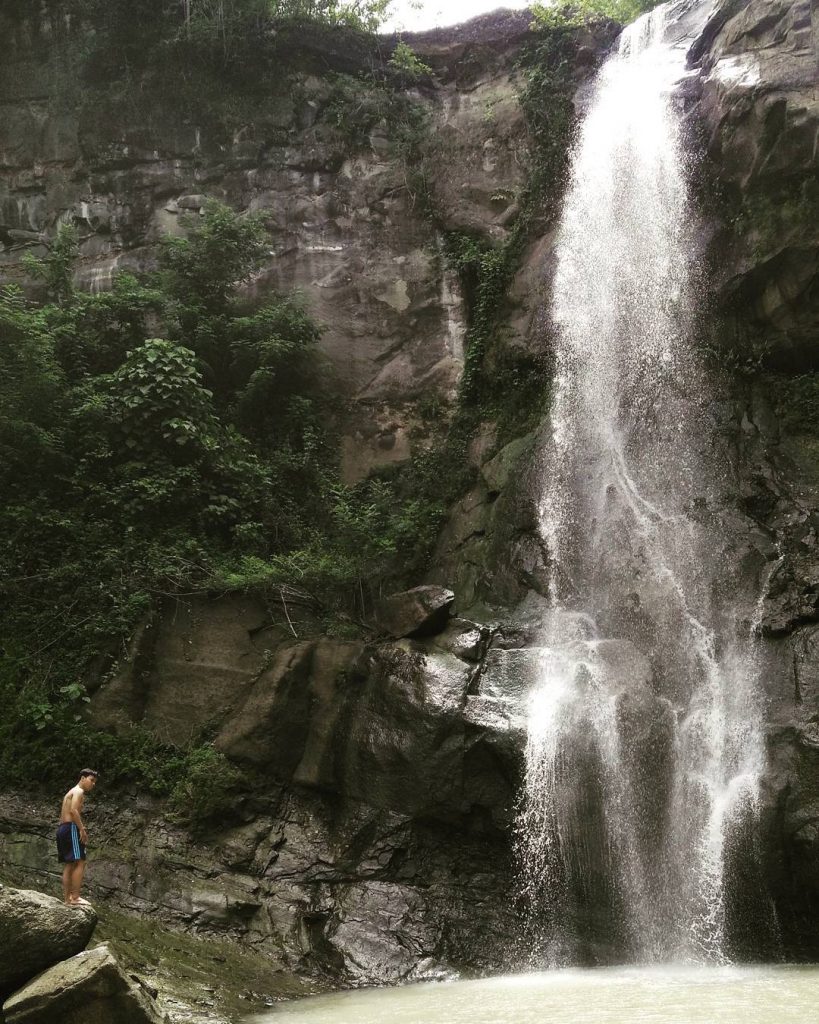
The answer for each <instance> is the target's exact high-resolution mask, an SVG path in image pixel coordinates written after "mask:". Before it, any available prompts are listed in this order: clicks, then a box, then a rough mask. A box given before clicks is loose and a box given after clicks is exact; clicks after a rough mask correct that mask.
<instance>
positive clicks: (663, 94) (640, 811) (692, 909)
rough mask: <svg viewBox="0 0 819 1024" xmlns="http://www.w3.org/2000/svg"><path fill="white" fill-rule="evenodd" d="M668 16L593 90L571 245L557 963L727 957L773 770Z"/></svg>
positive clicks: (543, 777)
mask: <svg viewBox="0 0 819 1024" xmlns="http://www.w3.org/2000/svg"><path fill="white" fill-rule="evenodd" d="M681 6H682V7H686V8H687V9H690V8H691V7H692V5H691V4H690V3H689V4H687V5H686V4H679V3H678V4H677V5H676V7H677V8H680V7H681ZM670 7H672V5H665V6H663V7H660V8H657V9H655V10H654V11H653V12H651V13H650V14H648V15H645V16H643V17H642V18H640V19H639V20H638V21H637V22H636V23H635V24H634V25H632V26H630V27H629V28H628V29H626V30H625V31H624V33H623V35H622V38H621V41H620V44H619V50H618V52H616V53H615V54H613V55H612V56H611V57H610V58H609V60H608V61H607V62H606V64H605V65H604V67H603V68H602V70H601V72H600V74H599V76H598V79H597V81H596V84H595V88H594V92H593V94H592V96H591V98H590V101H589V105H588V109H587V112H586V114H585V117H584V119H583V121H582V124H581V126H580V128H579V132H578V137H577V140H576V144H575V146H574V149H573V152H572V162H571V177H570V182H569V187H568V192H567V196H566V200H565V205H564V210H563V214H562V220H561V223H560V227H559V232H558V236H557V269H556V276H555V282H554V293H553V308H552V318H553V323H554V332H553V333H554V339H555V340H554V344H555V350H556V367H557V369H556V387H555V394H554V398H553V405H552V413H551V422H550V430H549V432H548V437H547V438H546V440H545V443H544V452H543V460H544V471H543V480H544V483H543V494H542V500H541V507H540V520H541V530H542V534H543V539H544V542H545V545H546V547H547V550H548V552H549V556H550V594H549V603H550V612H549V614H548V616H547V621H546V622H545V623H544V625H543V638H542V644H543V647H544V648H545V651H544V653H543V657H542V659H541V663H542V670H541V672H540V677H539V679H538V681H537V684H536V685H535V687H534V689H533V692H532V694H531V697H530V701H529V707H528V719H527V727H528V738H527V746H526V766H525V784H524V787H523V793H522V796H521V799H520V806H519V811H518V820H517V843H518V852H519V856H520V862H521V874H522V886H523V891H524V895H525V898H526V900H527V902H528V904H529V907H530V911H531V913H532V914H533V915H534V916H537V915H538V914H540V916H541V919H542V920H543V921H545V922H548V923H549V924H548V925H547V926H546V935H545V940H544V941H546V942H547V946H548V948H549V949H550V950H551V955H552V957H553V959H557V960H561V959H572V958H574V959H578V958H580V959H582V958H583V957H591V958H594V956H595V946H596V944H599V945H603V944H607V945H608V946H609V947H612V946H614V947H615V948H617V949H618V950H619V956H620V957H621V958H622V959H629V960H636V961H662V960H669V959H685V960H692V961H699V962H723V961H725V960H726V959H728V958H729V957H730V955H731V948H730V947H731V942H730V935H729V934H728V933H729V930H730V929H729V925H730V916H731V915H730V906H729V904H730V898H731V879H730V874H731V864H732V862H735V861H736V860H737V858H738V857H741V856H745V855H746V853H747V849H748V846H749V842H750V840H749V836H750V835H751V833H752V825H753V820H754V815H755V813H756V801H757V791H758V786H759V780H760V776H761V771H762V767H763V764H764V751H763V742H762V730H761V711H760V698H759V697H758V694H757V683H756V676H757V674H758V673H757V666H756V661H757V657H756V652H755V649H754V644H755V642H756V641H755V633H754V630H753V629H752V628H751V621H752V619H753V617H754V610H755V595H754V594H753V593H752V592H750V588H749V587H748V585H747V584H745V583H743V580H742V579H741V577H740V574H739V572H738V569H737V566H736V564H735V563H736V559H735V558H734V557H733V556H732V551H731V537H730V532H731V531H730V528H729V526H728V525H726V523H725V522H724V519H725V518H726V517H728V519H729V520H730V512H729V511H727V510H728V509H729V507H730V506H729V505H727V504H726V494H727V493H728V492H729V491H730V482H729V481H728V480H727V479H726V474H727V468H726V467H727V459H726V458H725V456H724V454H722V453H721V449H720V440H719V437H718V432H717V430H716V426H715V423H714V414H713V396H712V395H711V394H710V393H709V385H708V380H707V378H706V374H705V372H704V370H703V367H702V365H701V363H700V359H699V358H698V354H697V352H696V349H695V346H694V341H693V339H694V335H695V329H696V316H697V295H696V291H697V287H696V280H697V277H696V275H697V269H698V268H697V265H696V259H695V255H694V236H695V230H696V215H695V212H694V210H693V209H692V205H691V202H690V199H689V195H688V188H687V173H686V170H687V169H686V160H685V156H684V153H683V150H682V146H681V125H680V113H679V111H678V108H677V105H676V103H675V101H674V96H673V92H674V89H673V87H674V85H675V83H676V82H678V81H679V80H680V78H681V77H682V76H683V74H684V73H685V52H686V50H685V45H684V40H683V41H682V44H681V43H680V42H677V43H676V44H675V43H672V42H668V41H667V40H668V37H669V35H674V33H673V32H671V33H669V31H668V29H669V26H668V25H667V16H668V10H669V8H670ZM679 34H680V33H679V32H677V35H678V36H679ZM737 518H738V517H737V516H736V513H734V520H736V519H737Z"/></svg>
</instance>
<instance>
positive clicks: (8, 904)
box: [0, 886, 97, 998]
mask: <svg viewBox="0 0 819 1024" xmlns="http://www.w3.org/2000/svg"><path fill="white" fill-rule="evenodd" d="M96 924H97V915H96V913H95V912H94V911H93V910H92V909H91V908H90V907H67V906H66V905H65V904H64V903H63V902H62V901H61V900H57V899H54V897H53V896H45V895H44V894H43V893H40V892H32V891H29V890H27V889H11V888H9V887H8V886H0V998H2V997H4V996H7V995H9V993H11V992H13V991H14V990H15V989H17V988H19V987H20V986H21V985H22V984H24V983H25V982H27V981H28V980H29V979H30V978H33V977H34V975H35V974H37V973H39V972H40V971H42V970H45V968H47V967H50V966H51V965H52V964H55V963H57V962H58V961H59V960H64V959H65V958H66V957H69V956H73V955H74V954H75V953H79V952H80V950H83V949H85V947H86V946H87V945H88V940H89V939H90V938H91V936H92V934H93V932H94V928H95V927H96Z"/></svg>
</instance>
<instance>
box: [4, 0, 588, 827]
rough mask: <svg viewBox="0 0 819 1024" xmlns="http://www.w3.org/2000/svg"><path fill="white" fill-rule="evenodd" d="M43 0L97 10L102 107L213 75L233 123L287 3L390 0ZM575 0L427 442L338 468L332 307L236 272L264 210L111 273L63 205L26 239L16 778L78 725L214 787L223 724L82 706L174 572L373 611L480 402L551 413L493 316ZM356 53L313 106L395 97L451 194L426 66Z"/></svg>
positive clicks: (299, 9)
mask: <svg viewBox="0 0 819 1024" xmlns="http://www.w3.org/2000/svg"><path fill="white" fill-rule="evenodd" d="M602 2H603V5H605V2H606V0H602ZM50 6H51V7H54V8H59V9H60V10H61V11H65V10H66V9H69V8H70V9H71V10H73V11H74V12H75V13H78V14H79V15H81V17H85V18H88V19H91V20H92V21H93V24H94V26H95V31H94V34H93V36H92V37H90V38H89V39H88V40H87V42H86V41H82V43H81V45H82V47H84V49H81V50H76V51H71V52H70V53H69V60H70V61H75V60H77V59H79V60H80V65H79V66H75V65H74V64H71V65H70V67H69V69H68V70H69V72H70V75H71V76H73V77H72V78H71V80H72V81H75V82H76V81H79V80H81V79H83V77H84V84H83V86H82V90H81V92H82V96H81V99H82V100H83V101H84V102H89V104H90V105H91V106H93V107H94V108H98V110H99V111H100V114H99V116H100V117H102V118H106V117H109V115H110V114H112V112H113V113H114V114H116V105H117V103H128V104H133V103H138V102H140V98H141V99H142V100H144V102H145V104H146V109H147V110H150V109H154V110H155V109H157V106H156V104H155V102H154V99H153V98H152V97H153V95H154V92H153V91H154V90H161V91H162V93H163V95H165V96H168V95H171V96H173V97H175V101H176V102H177V103H179V105H180V110H182V109H183V108H184V107H185V104H186V103H187V102H188V100H189V99H190V100H191V101H192V102H193V100H194V99H195V101H196V102H197V103H199V104H200V106H201V107H202V109H203V110H204V108H205V107H207V106H208V104H209V102H210V99H211V97H212V96H215V95H216V94H217V93H218V102H215V103H214V104H213V110H215V111H216V112H217V114H218V116H219V117H221V118H222V119H223V121H224V123H225V125H226V126H228V127H229V124H228V120H229V117H230V116H233V115H232V114H231V111H232V110H233V109H234V106H233V105H235V103H236V102H238V101H240V100H241V97H242V96H243V95H245V94H247V95H248V96H255V95H256V94H257V93H258V92H259V91H260V90H261V91H264V90H265V89H267V88H268V87H269V86H270V85H271V83H273V82H274V81H277V80H278V82H277V87H278V86H280V85H281V81H282V80H283V79H282V75H281V70H282V65H281V62H280V58H281V54H282V52H284V51H283V50H282V47H284V48H285V50H287V46H288V45H289V41H290V40H292V39H293V38H294V37H293V36H292V35H288V31H287V30H285V29H284V28H280V29H277V30H276V31H275V32H273V33H270V32H268V31H267V29H266V26H269V25H270V24H271V19H272V20H273V21H276V20H277V19H278V23H280V24H282V23H283V21H282V19H284V20H285V21H286V20H287V19H289V20H290V21H293V20H294V19H295V20H296V21H299V20H301V23H304V22H305V19H306V20H307V21H311V20H312V21H313V22H314V23H316V24H321V25H327V24H334V25H338V24H346V25H348V26H352V29H353V30H354V31H355V32H358V36H356V38H357V39H359V40H360V39H365V44H366V45H369V43H366V38H367V37H366V33H365V32H364V30H365V29H371V28H372V27H373V25H374V24H375V22H376V20H377V19H378V17H380V16H381V14H383V11H384V6H385V5H384V4H383V3H381V0H373V2H371V3H370V2H367V0H364V2H362V3H356V2H351V3H346V4H344V3H337V2H335V0H292V2H284V3H275V2H274V3H270V2H268V0H264V2H262V0H190V3H186V4H176V3H172V4H169V3H167V2H166V0H127V2H125V0H105V2H104V3H102V2H101V0H52V3H51V5H50ZM598 6H599V5H598ZM572 9H573V10H576V9H578V8H577V5H574V7H573V8H572ZM584 10H585V7H584ZM12 13H13V12H12ZM606 13H608V12H606ZM5 14H6V15H8V14H9V11H8V10H7V11H6V12H5ZM573 17H574V15H572V17H571V18H570V17H566V18H562V19H560V20H559V22H558V23H555V24H547V25H542V26H541V27H540V28H538V29H537V30H536V31H534V32H533V35H532V41H531V44H530V46H529V47H527V49H526V51H525V53H524V55H523V57H522V59H521V74H522V76H523V80H524V90H523V93H522V102H523V105H524V109H525V111H526V115H527V120H528V124H529V131H530V136H531V143H532V146H531V149H532V160H533V163H532V168H531V175H530V182H529V186H528V188H527V190H526V192H525V194H524V195H523V196H521V197H520V199H521V201H520V207H521V212H520V215H519V217H518V219H517V221H516V222H515V225H514V227H513V230H512V231H511V233H510V235H509V237H508V239H507V241H506V242H505V243H504V244H503V245H501V246H495V245H492V244H490V243H489V242H488V241H486V240H484V239H481V238H479V237H476V236H470V235H463V234H457V233H450V234H448V235H447V237H446V245H445V250H446V258H447V259H448V260H449V262H450V264H451V266H452V267H453V268H454V269H456V270H457V271H458V273H459V274H460V276H461V279H462V282H463V285H464V289H465V292H466V295H467V299H468V305H469V320H470V331H469V352H468V362H467V367H466V372H465V374H464V378H463V384H462V389H461V395H460V401H459V405H458V410H457V413H456V416H455V419H454V422H451V423H450V422H446V421H443V420H441V418H440V417H439V416H438V411H437V410H436V409H435V408H429V409H427V410H423V409H422V410H420V411H421V412H422V414H425V415H426V416H427V431H426V433H427V435H428V436H431V438H432V443H431V444H429V445H428V446H426V447H424V448H422V449H420V450H419V451H418V452H417V453H416V455H415V457H414V459H413V460H412V461H411V462H410V464H409V465H406V466H403V467H401V468H398V469H393V470H391V471H385V472H383V473H381V474H376V475H374V476H373V477H371V478H370V479H368V480H367V481H365V482H364V483H362V484H360V485H359V486H358V487H356V488H348V487H344V486H343V485H342V484H341V482H340V480H339V478H338V473H337V467H336V449H337V443H336V441H335V439H334V437H333V430H334V425H333V416H332V408H333V406H334V404H335V403H334V401H333V397H332V395H333V386H332V381H331V380H330V378H329V376H328V374H327V372H326V370H325V368H324V367H323V365H322V363H321V360H320V358H319V356H318V353H317V347H316V342H317V340H318V338H319V331H320V328H319V326H318V325H316V324H314V323H313V322H312V321H311V320H310V318H309V317H308V316H307V314H306V313H305V311H304V310H303V309H302V308H301V307H300V306H299V305H298V303H297V302H295V301H293V300H292V299H291V298H288V297H283V296H274V297H271V298H270V299H269V301H268V302H267V304H266V305H264V306H263V307H261V308H254V307H252V306H249V305H248V304H247V303H246V302H245V301H243V299H242V298H241V294H240V292H239V290H238V289H237V285H239V284H241V283H242V282H244V281H247V280H248V279H249V278H250V277H251V276H252V274H253V273H254V272H255V270H256V269H257V267H258V266H259V264H260V262H261V261H262V259H263V256H264V254H265V251H266V245H265V237H264V231H263V228H262V225H261V224H260V222H258V221H257V220H255V219H254V218H252V217H237V216H236V215H234V214H233V213H232V212H231V211H230V210H228V209H226V208H225V207H221V206H219V205H216V204H213V205H211V206H210V207H209V208H208V210H207V213H206V215H205V216H204V218H202V219H201V221H198V222H197V223H195V224H193V223H192V224H191V225H190V231H189V233H188V235H187V237H185V238H173V239H167V240H166V241H165V242H164V244H163V246H162V248H161V253H160V259H159V269H158V271H157V272H156V273H155V274H153V275H151V276H150V277H147V278H145V279H137V278H136V277H134V276H132V275H129V274H121V275H120V276H119V277H117V278H116V279H115V281H114V287H113V289H112V290H111V291H110V292H108V293H104V294H94V295H89V294H87V293H84V292H81V291H78V290H77V289H75V288H74V286H73V283H72V282H73V273H72V271H73V262H74V260H75V257H76V254H77V238H76V236H75V234H74V233H73V231H72V230H71V229H70V228H63V229H62V230H61V231H60V233H59V234H58V235H57V237H56V238H55V239H54V241H53V244H52V246H51V249H50V252H49V254H48V255H47V256H46V257H45V258H43V259H41V260H31V261H29V270H30V272H31V273H32V274H33V275H34V276H35V277H38V278H39V279H40V281H41V287H42V296H43V301H42V302H40V303H33V302H31V301H29V300H27V299H26V298H24V296H23V294H22V293H21V292H20V291H19V290H17V289H15V288H5V289H3V290H2V291H0V487H2V493H3V495H4V501H3V503H2V506H1V507H0V527H1V528H2V529H1V530H0V538H1V539H0V616H1V617H0V699H2V701H3V706H4V713H3V715H2V716H0V770H2V771H3V772H4V773H5V774H6V776H7V777H8V778H9V779H10V780H12V781H15V780H23V779H26V780H27V781H30V780H31V778H39V779H43V780H48V779H50V778H52V777H55V776H57V775H60V774H61V773H62V771H63V770H64V764H65V761H66V756H67V752H68V751H70V752H71V759H72V762H76V761H77V760H78V759H79V760H82V761H88V762H89V763H94V764H96V765H97V766H101V767H104V769H105V772H106V775H107V778H108V779H109V781H116V780H117V779H122V780H129V781H134V782H140V783H142V784H145V785H147V786H148V787H149V788H151V789H152V790H154V791H155V792H157V793H165V794H169V793H173V794H174V795H175V799H176V800H177V802H178V803H179V804H180V806H181V805H184V806H186V807H188V808H193V810H194V811H195V813H196V814H198V815H199V816H202V815H206V814H207V813H209V812H210V811H212V810H214V809H215V808H216V807H218V806H219V802H220V800H221V799H222V798H223V797H224V796H225V795H226V794H227V793H228V792H229V791H230V790H231V789H232V787H234V786H235V785H237V784H238V783H239V782H240V779H239V776H238V774H237V771H236V769H235V768H234V767H233V766H231V765H229V764H227V763H226V762H225V761H224V759H223V758H221V757H220V756H219V755H218V754H216V753H215V751H213V749H212V748H211V747H210V746H209V745H208V744H207V742H206V741H207V736H202V737H200V738H199V740H198V741H197V743H196V744H195V745H194V746H193V747H192V748H191V749H190V750H186V751H180V750H175V749H171V748H167V747H163V746H162V745H161V744H159V743H157V741H156V740H155V739H154V738H153V737H151V736H150V735H148V734H146V733H144V732H143V731H141V730H139V729H136V728H135V729H133V730H131V731H130V732H129V733H126V734H123V735H119V736H116V737H115V736H113V735H110V734H107V733H99V732H93V731H90V730H88V729H87V728H86V727H85V726H84V724H83V722H82V715H81V712H82V708H83V705H84V702H85V701H86V700H87V699H88V690H87V688H88V687H89V686H93V685H96V683H98V682H99V681H100V680H101V679H103V678H104V677H105V676H106V674H108V673H109V672H110V671H112V670H113V668H114V666H115V665H116V663H117V661H118V660H119V659H120V658H121V657H122V656H123V655H124V654H125V653H126V650H127V645H128V640H129V638H130V637H131V635H132V634H133V631H134V628H135V627H136V626H137V624H138V623H139V622H140V621H141V620H143V619H144V618H145V617H146V616H147V615H149V614H150V613H151V610H152V609H154V608H155V607H156V606H157V605H158V604H159V603H160V602H162V601H163V600H165V599H168V598H173V597H175V596H179V595H187V594H202V593H213V592H219V593H222V592H225V591H229V590H247V589H253V590H254V591H255V592H256V593H258V594H259V595H261V596H262V597H265V596H266V597H268V598H269V599H270V600H271V602H276V601H277V599H280V597H281V595H282V593H284V592H286V594H287V596H288V600H290V599H293V600H296V601H299V602H301V604H302V605H303V606H304V607H305V608H307V609H308V610H309V614H310V615H311V616H312V617H313V619H314V622H315V628H316V629H320V630H323V631H329V632H331V633H335V634H336V635H339V634H341V635H344V634H347V633H350V632H360V631H361V630H362V629H364V630H366V629H367V628H368V627H367V623H368V620H369V618H370V615H371V612H372V609H373V604H374V601H375V599H376V598H377V596H378V594H379V593H380V592H381V591H382V590H383V589H384V588H385V587H387V586H397V585H401V584H403V583H414V582H417V581H418V578H419V577H420V575H421V573H422V572H423V570H424V568H425V567H426V564H427V562H428V559H429V556H430V553H431V551H432V546H433V544H434V542H435V538H436V536H437V533H438V531H439V529H440V526H441V524H442V522H443V520H444V517H445V514H446V510H447V508H448V507H449V506H450V504H451V503H452V501H453V500H455V499H456V498H457V497H458V496H460V494H462V493H463V491H464V490H465V489H466V488H467V487H468V485H469V483H470V480H471V472H472V471H471V470H470V469H469V468H468V465H467V460H466V458H465V452H466V447H467V445H468V442H469V438H470V436H471V434H472V432H473V430H474V428H475V426H476V425H477V424H478V423H479V422H481V420H483V419H486V418H494V419H496V420H497V421H499V424H500V428H501V429H500V437H501V439H503V438H504V437H508V436H514V434H515V433H517V434H520V433H522V432H523V431H524V430H526V429H527V428H528V426H529V425H530V424H533V423H534V422H536V420H537V418H538V417H539V416H540V414H541V413H542V410H543V406H544V402H545V400H546V397H547V392H548V380H549V373H548V366H547V365H546V364H545V363H544V364H543V365H541V362H539V361H537V360H534V359H533V357H530V356H525V355H519V354H514V353H513V352H512V351H511V350H510V349H508V347H507V346H505V345H504V343H503V338H502V337H501V335H500V332H499V324H500V321H501V314H502V311H503V304H504V298H505V295H506V292H507V289H508V287H509V284H510V283H511V280H512V278H513V275H514V272H515V269H516V267H517V265H518V262H519V259H520V256H521V254H522V252H523V249H524V247H525V245H526V243H527V241H528V240H529V238H530V237H531V235H532V234H533V232H534V231H535V230H536V229H538V228H540V227H543V226H544V225H545V224H546V223H547V222H548V220H549V219H550V218H551V217H553V216H554V213H555V211H556V204H557V199H558V198H559V195H560V185H561V182H562V178H563V174H564V171H565V165H566V153H567V148H568V143H569V137H570V132H571V127H572V116H573V114H572V108H571V102H570V95H571V91H572V79H571V74H572V71H571V69H572V66H573V60H572V47H573V40H572V25H571V22H572V18H573ZM305 38H306V37H305V33H304V32H301V31H300V32H299V34H298V39H299V40H300V44H304V41H305ZM74 44H75V45H80V44H78V43H77V40H76V39H74ZM365 44H362V45H365ZM288 53H289V56H288V59H289V60H291V61H298V59H299V57H298V51H288ZM214 55H218V57H219V63H218V65H213V64H212V60H211V59H212V58H213V57H214ZM334 59H335V58H334ZM77 67H79V71H80V72H82V73H81V74H80V75H79V77H77V76H76V75H75V72H76V71H77ZM363 67H364V69H365V70H360V71H356V72H354V73H353V72H350V71H332V72H328V71H327V70H325V72H324V74H325V75H327V74H330V75H331V77H332V82H333V88H332V97H331V100H330V102H328V103H326V104H325V106H324V108H323V109H322V110H321V112H320V118H321V119H323V123H325V124H326V125H327V126H329V127H330V128H333V129H334V130H335V131H337V132H338V133H343V140H342V141H343V143H344V144H345V145H347V146H349V147H351V148H352V149H355V147H357V146H361V145H364V144H366V140H367V137H368V134H369V132H370V130H371V129H372V127H373V125H375V124H377V123H379V122H381V121H386V122H387V123H388V124H389V126H390V133H391V136H392V138H393V139H394V140H395V144H396V147H397V150H396V158H397V159H403V160H404V162H405V164H406V167H407V187H408V188H409V189H411V190H416V191H417V196H418V198H420V199H421V200H422V202H423V203H424V204H425V208H426V212H427V213H428V215H429V216H430V218H431V219H432V220H433V221H436V220H437V214H436V211H435V209H434V207H433V204H432V203H431V202H430V193H429V190H428V188H427V184H426V182H425V181H424V174H425V168H424V159H423V153H424V147H425V146H426V145H427V144H428V142H429V140H428V139H427V125H426V119H425V116H424V113H423V107H422V105H420V104H418V103H417V102H415V101H413V100H411V99H408V98H407V96H406V94H404V93H403V92H402V89H401V86H402V85H404V84H406V82H407V81H408V80H417V79H418V78H423V77H424V76H427V75H429V74H430V69H429V68H428V67H427V66H426V65H425V64H424V63H423V62H422V61H420V60H419V59H418V58H417V57H416V56H415V54H414V53H413V52H412V50H411V49H410V48H409V47H407V46H406V45H404V44H399V46H398V48H396V49H394V50H393V51H392V56H391V57H390V58H389V59H387V56H386V55H385V56H383V57H382V58H380V59H379V62H376V63H369V64H368V63H367V61H364V62H363ZM214 68H216V70H214ZM248 68H250V69H252V77H249V76H248ZM135 74H138V75H139V76H140V78H139V82H140V85H139V88H138V89H134V79H133V75H135ZM169 75H170V76H172V78H173V82H170V81H169V79H168V76H169ZM180 97H181V99H180ZM163 109H165V112H166V113H167V114H168V116H171V115H172V111H171V110H170V109H169V108H163ZM194 109H196V108H194ZM133 114H134V111H133V110H131V111H130V116H131V117H133ZM206 780H209V782H208V785H207V786H203V785H201V784H202V783H203V782H204V781H206Z"/></svg>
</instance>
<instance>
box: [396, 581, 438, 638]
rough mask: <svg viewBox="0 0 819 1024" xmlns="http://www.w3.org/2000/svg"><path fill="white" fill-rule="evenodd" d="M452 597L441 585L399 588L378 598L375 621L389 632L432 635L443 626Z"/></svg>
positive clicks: (402, 635)
mask: <svg viewBox="0 0 819 1024" xmlns="http://www.w3.org/2000/svg"><path fill="white" fill-rule="evenodd" d="M454 600H455V595H454V594H453V593H452V591H451V590H447V589H445V588H444V587H436V586H431V585H430V586H423V587H414V588H413V589H412V590H402V591H401V592H400V593H398V594H391V595H390V596H389V597H388V598H386V599H385V600H384V601H383V602H382V604H381V607H380V609H379V611H378V621H379V623H380V625H381V626H382V628H383V629H384V630H385V631H386V632H387V633H389V634H390V636H394V637H405V636H435V634H436V633H440V632H442V631H443V630H444V629H445V628H446V624H447V622H448V621H449V616H450V614H451V609H452V603H453V601H454Z"/></svg>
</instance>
